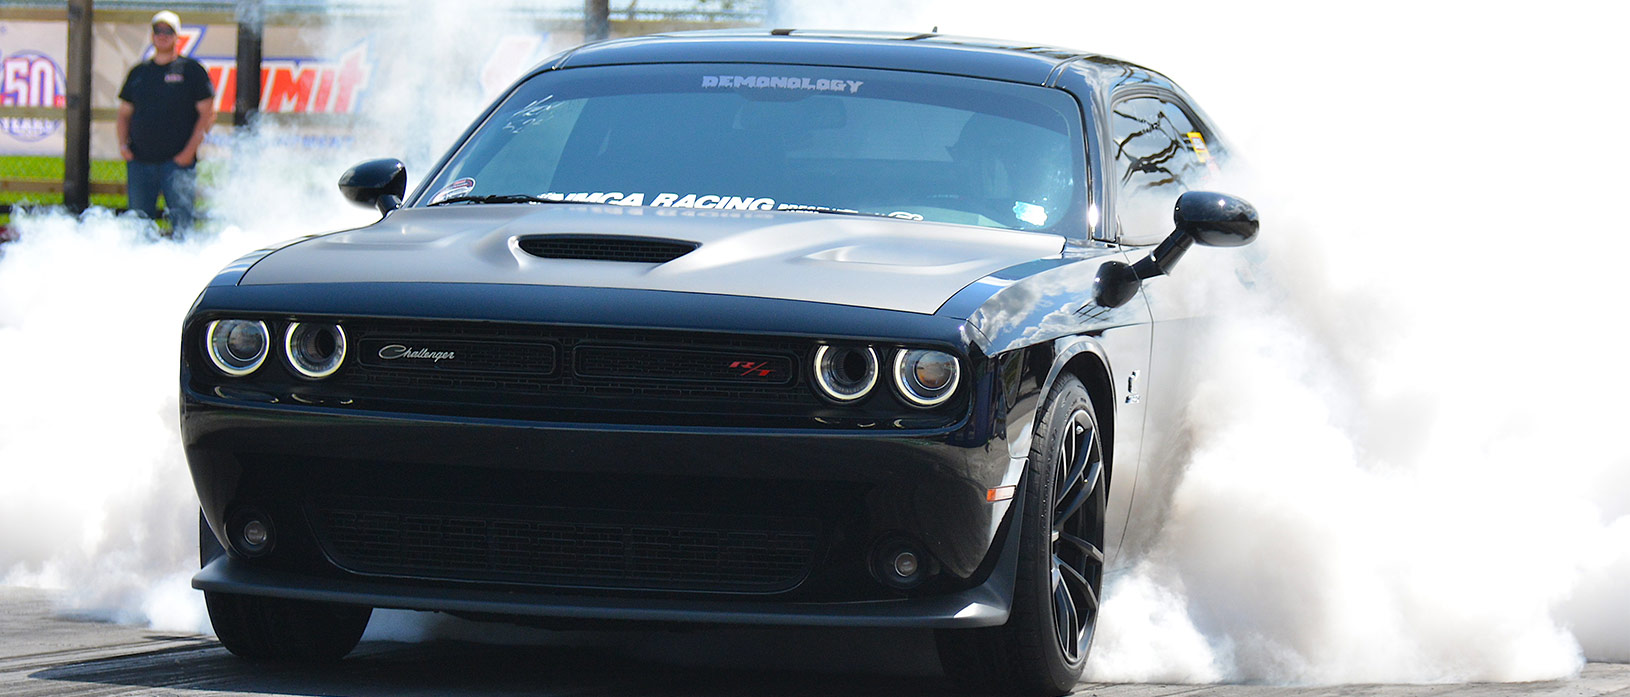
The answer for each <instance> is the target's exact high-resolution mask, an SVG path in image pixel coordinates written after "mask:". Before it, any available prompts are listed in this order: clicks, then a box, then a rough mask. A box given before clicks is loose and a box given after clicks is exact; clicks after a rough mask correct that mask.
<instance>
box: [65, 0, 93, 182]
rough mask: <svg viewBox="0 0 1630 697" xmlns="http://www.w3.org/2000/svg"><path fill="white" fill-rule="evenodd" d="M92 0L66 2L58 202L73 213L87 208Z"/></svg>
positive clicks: (89, 175)
mask: <svg viewBox="0 0 1630 697" xmlns="http://www.w3.org/2000/svg"><path fill="white" fill-rule="evenodd" d="M92 5H93V2H92V0H68V85H67V87H68V94H67V95H66V99H65V100H64V101H65V102H66V107H67V111H66V113H65V114H63V119H64V120H65V121H66V122H67V123H66V124H65V125H66V128H65V130H64V131H63V153H62V164H63V171H62V203H63V205H65V206H67V207H68V210H71V211H73V212H74V213H76V214H77V213H82V212H84V211H85V209H86V208H89V207H90V205H91V21H92V14H93V10H94V8H93V7H92Z"/></svg>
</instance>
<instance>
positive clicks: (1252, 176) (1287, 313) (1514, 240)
mask: <svg viewBox="0 0 1630 697" xmlns="http://www.w3.org/2000/svg"><path fill="white" fill-rule="evenodd" d="M1487 9H1489V11H1486V12H1485V11H1477V10H1474V9H1473V8H1470V7H1466V6H1458V5H1455V6H1432V5H1427V6H1423V5H1420V4H1418V3H1403V2H1380V3H1362V4H1351V5H1341V6H1334V5H1321V4H1316V3H1315V4H1308V3H1303V4H1300V5H1285V4H1271V5H1264V6H1254V7H1248V8H1247V7H1222V6H1218V5H1215V4H1214V3H1200V2H1178V3H1166V4H1163V5H1161V6H1160V7H1159V8H1158V9H1156V8H1151V7H1148V6H1142V5H1136V4H1125V3H1097V2H1094V3H1063V2H1049V1H1044V0H1019V1H1017V2H1012V3H1006V4H1004V5H1003V6H1002V12H1001V13H1000V14H998V13H996V12H993V11H992V9H991V6H990V5H989V4H988V3H976V2H933V3H928V2H917V3H904V4H902V3H894V4H890V5H889V6H887V7H879V6H877V5H875V4H873V3H861V2H839V3H821V4H820V6H819V7H818V8H817V7H816V6H815V5H814V4H813V3H805V4H799V5H794V6H792V7H790V8H788V11H787V12H785V13H784V16H782V17H779V18H777V19H779V20H780V21H779V22H778V24H781V25H785V26H821V27H833V28H872V29H894V30H903V31H927V30H929V29H930V28H932V27H935V26H937V27H938V28H939V30H940V31H941V32H942V33H949V34H963V35H976V36H1005V37H1012V38H1023V39H1025V40H1027V41H1037V42H1045V43H1053V44H1058V45H1065V46H1072V47H1078V48H1083V49H1088V50H1094V51H1099V52H1102V53H1105V54H1108V55H1115V56H1117V57H1121V58H1126V59H1130V60H1133V61H1136V62H1139V63H1141V64H1145V65H1149V66H1152V67H1154V68H1155V69H1157V70H1160V71H1162V72H1164V73H1165V74H1167V75H1170V76H1172V77H1173V78H1174V79H1175V80H1177V81H1178V82H1179V83H1180V84H1182V85H1183V86H1184V87H1185V88H1186V89H1187V90H1188V91H1189V93H1190V94H1191V95H1193V96H1194V97H1195V99H1196V100H1197V101H1198V102H1199V103H1200V105H1201V106H1202V107H1203V108H1205V109H1206V110H1207V111H1208V112H1209V113H1210V114H1211V116H1213V117H1214V118H1215V119H1216V120H1217V121H1218V123H1219V125H1220V127H1221V128H1222V129H1223V135H1224V136H1229V137H1230V138H1229V141H1230V142H1231V143H1232V144H1233V145H1234V152H1235V154H1236V155H1243V156H1244V158H1243V159H1244V160H1245V162H1244V164H1246V165H1248V166H1249V167H1247V168H1246V171H1245V173H1244V175H1243V176H1242V177H1240V178H1239V179H1242V180H1243V181H1244V182H1245V183H1243V184H1242V183H1240V181H1238V180H1237V181H1235V182H1234V183H1231V184H1229V186H1237V187H1239V188H1238V189H1237V190H1229V189H1225V191H1230V193H1239V194H1243V195H1245V196H1246V197H1247V198H1249V199H1251V200H1252V201H1253V202H1254V203H1256V204H1257V206H1258V208H1259V209H1260V210H1261V211H1262V214H1263V232H1262V234H1261V236H1260V237H1259V239H1258V242H1257V243H1256V248H1255V249H1254V250H1253V251H1254V252H1256V253H1258V254H1260V255H1262V256H1263V257H1264V258H1263V260H1262V263H1261V266H1260V268H1259V269H1258V270H1257V271H1258V274H1259V277H1260V280H1261V281H1262V282H1261V283H1258V284H1257V285H1256V288H1255V289H1253V291H1252V292H1248V293H1247V292H1241V291H1240V287H1239V284H1238V283H1235V282H1232V280H1231V278H1230V276H1231V273H1221V274H1215V276H1214V277H1206V278H1204V281H1210V282H1211V284H1210V291H1211V297H1212V299H1213V300H1214V301H1216V302H1217V303H1218V305H1219V306H1220V307H1223V308H1226V311H1225V314H1226V316H1227V318H1226V320H1225V321H1223V322H1220V323H1219V325H1218V327H1217V329H1216V330H1215V331H1214V332H1213V333H1212V335H1211V336H1210V337H1209V338H1208V340H1207V342H1206V343H1205V345H1204V346H1202V347H1199V350H1197V351H1196V352H1194V354H1193V356H1194V359H1193V360H1194V361H1195V364H1196V365H1195V366H1194V368H1195V370H1194V373H1195V374H1196V375H1200V376H1204V377H1202V378H1201V379H1199V381H1198V382H1197V383H1196V384H1193V385H1190V386H1189V389H1190V391H1191V392H1192V395H1191V397H1189V401H1188V402H1187V403H1186V408H1185V409H1184V414H1185V424H1184V426H1185V428H1184V431H1183V433H1182V434H1181V438H1179V439H1177V440H1178V441H1179V442H1180V444H1181V445H1183V446H1184V447H1181V448H1176V449H1175V450H1176V451H1177V455H1176V456H1175V457H1173V458H1171V459H1170V461H1166V462H1153V463H1145V466H1152V467H1163V468H1171V471H1174V472H1180V473H1181V477H1180V478H1179V479H1178V480H1177V482H1176V483H1175V486H1174V487H1173V488H1172V490H1171V491H1170V492H1169V494H1168V498H1169V500H1165V501H1156V502H1150V501H1148V500H1147V495H1148V494H1149V493H1150V492H1146V491H1142V490H1140V491H1139V492H1138V496H1139V497H1144V498H1145V500H1144V501H1140V503H1145V504H1148V503H1155V504H1156V505H1157V506H1162V507H1165V510H1166V513H1167V515H1166V516H1165V517H1164V520H1163V522H1162V523H1161V524H1160V525H1159V526H1158V527H1155V528H1154V529H1152V530H1144V531H1141V533H1142V534H1144V535H1146V536H1147V538H1148V541H1147V544H1146V545H1143V546H1142V547H1141V548H1139V549H1137V550H1135V551H1136V552H1138V554H1137V556H1136V563H1135V564H1134V565H1133V566H1132V567H1131V569H1130V570H1129V571H1128V572H1126V573H1124V574H1121V575H1120V576H1119V577H1118V578H1117V579H1116V580H1115V581H1113V582H1112V583H1111V585H1110V586H1109V587H1108V588H1107V589H1106V594H1107V596H1108V597H1107V599H1106V605H1105V614H1104V616H1103V618H1102V625H1101V627H1100V632H1099V634H1098V637H1097V640H1096V641H1097V644H1096V646H1095V649H1094V652H1093V655H1092V658H1091V663H1090V665H1089V676H1090V677H1091V678H1092V679H1095V680H1105V681H1128V680H1129V681H1171V682H1212V681H1218V680H1224V681H1247V682H1273V683H1343V682H1440V681H1459V680H1493V681H1519V680H1538V679H1545V678H1554V677H1559V676H1564V675H1568V674H1570V673H1573V672H1575V671H1576V670H1577V669H1578V668H1579V666H1580V663H1581V661H1582V660H1585V659H1589V660H1602V661H1630V633H1626V632H1625V631H1624V627H1625V626H1627V625H1630V590H1626V589H1630V474H1626V472H1627V471H1630V467H1627V465H1630V446H1627V445H1626V444H1625V443H1624V441H1623V439H1622V438H1619V437H1618V435H1617V433H1618V431H1619V430H1620V427H1619V426H1618V421H1619V418H1620V417H1621V416H1622V414H1623V411H1624V410H1623V408H1622V406H1620V404H1621V402H1620V397H1619V395H1622V394H1624V389H1625V388H1626V387H1630V370H1627V369H1626V367H1624V365H1623V362H1622V359H1620V358H1619V357H1618V356H1617V355H1616V354H1617V350H1616V347H1618V346H1622V345H1623V344H1624V339H1625V332H1624V330H1622V329H1621V328H1620V327H1619V326H1617V324H1616V322H1614V321H1613V320H1612V319H1611V317H1612V316H1611V315H1610V314H1605V313H1603V312H1602V309H1603V306H1604V305H1606V304H1607V303H1609V302H1612V301H1613V299H1617V298H1623V297H1626V296H1627V292H1626V291H1627V288H1626V283H1625V281H1624V280H1623V274H1622V272H1619V271H1617V270H1616V268H1617V266H1618V265H1619V263H1620V260H1621V259H1623V258H1624V254H1625V252H1626V251H1630V244H1627V242H1626V241H1625V237H1624V236H1623V234H1622V230H1620V229H1619V228H1622V227H1623V225H1622V223H1619V222H1617V221H1616V220H1614V221H1612V222H1609V223H1607V224H1606V225H1604V224H1603V222H1602V221H1601V220H1599V218H1600V217H1601V216H1600V214H1599V213H1598V211H1600V210H1603V209H1602V208H1601V207H1600V204H1601V202H1604V201H1614V200H1617V198H1618V197H1620V196H1622V191H1623V190H1624V188H1625V187H1624V186H1623V185H1624V184H1625V177H1624V176H1623V175H1622V174H1621V172H1622V171H1623V167H1622V166H1620V165H1618V164H1617V163H1609V162H1608V161H1607V158H1608V157H1610V155H1608V154H1607V153H1610V152H1611V151H1612V147H1611V146H1609V145H1607V144H1606V143H1605V142H1600V143H1598V142H1593V140H1592V139H1590V138H1588V137H1586V136H1584V132H1586V131H1588V130H1589V129H1591V126H1590V125H1589V124H1590V123H1591V122H1592V121H1593V120H1594V119H1592V118H1590V117H1589V116H1587V114H1595V113H1618V112H1619V110H1620V109H1621V108H1622V107H1624V106H1625V101H1626V99H1625V97H1624V96H1623V95H1622V94H1620V93H1617V92H1615V93H1614V94H1603V91H1602V90H1600V89H1597V86H1598V85H1600V84H1608V82H1610V81H1611V76H1610V75H1608V74H1607V72H1608V70H1607V66H1612V65H1616V64H1617V63H1618V62H1622V61H1619V59H1617V58H1616V57H1615V56H1614V55H1613V53H1612V49H1611V48H1610V47H1611V46H1613V45H1615V42H1614V35H1613V33H1612V32H1613V31H1615V30H1614V29H1613V28H1614V27H1618V26H1622V24H1623V22H1624V21H1625V19H1626V18H1627V17H1626V10H1625V9H1624V8H1619V7H1607V6H1603V5H1601V4H1599V3H1597V4H1591V3H1570V2H1564V3H1547V4H1545V5H1543V6H1539V5H1535V6H1530V7H1518V8H1513V7H1508V6H1502V7H1501V8H1500V9H1499V10H1494V9H1493V8H1487ZM1540 93H1544V94H1550V95H1556V96H1550V97H1547V96H1543V95H1541V96H1536V95H1537V94H1540ZM1560 95H1579V97H1577V98H1576V97H1561V96H1560ZM1584 95H1589V96H1588V97H1585V96H1584ZM1239 159H1240V158H1236V164H1240V163H1239V161H1238V160H1239ZM1211 251H1212V250H1202V251H1201V252H1199V253H1197V254H1191V255H1190V258H1189V259H1186V260H1185V262H1184V265H1183V268H1180V269H1179V270H1178V271H1177V274H1178V275H1179V276H1181V275H1185V274H1192V275H1194V276H1207V274H1208V272H1209V271H1210V270H1208V269H1206V268H1204V267H1205V266H1206V264H1205V263H1204V262H1202V261H1200V260H1201V259H1204V258H1205V257H1203V256H1202V255H1204V254H1207V253H1208V252H1211ZM1211 258H1213V259H1215V258H1217V257H1211ZM1191 260H1192V261H1193V263H1194V266H1190V264H1191ZM1157 282H1158V281H1157ZM1134 534H1135V533H1134Z"/></svg>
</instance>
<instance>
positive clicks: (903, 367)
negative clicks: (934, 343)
mask: <svg viewBox="0 0 1630 697" xmlns="http://www.w3.org/2000/svg"><path fill="white" fill-rule="evenodd" d="M893 374H894V389H895V391H897V392H899V393H900V396H901V397H903V398H905V400H906V401H907V402H909V403H910V404H911V405H912V406H917V407H935V406H939V405H941V404H944V403H945V401H946V400H948V399H950V398H951V395H953V394H956V388H957V385H958V384H960V383H961V382H962V364H961V363H960V362H958V361H957V358H956V356H953V355H951V354H949V353H946V352H944V351H935V350H932V349H900V350H899V351H895V352H894V370H893Z"/></svg>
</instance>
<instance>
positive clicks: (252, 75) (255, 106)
mask: <svg viewBox="0 0 1630 697" xmlns="http://www.w3.org/2000/svg"><path fill="white" fill-rule="evenodd" d="M237 15H238V64H237V71H238V93H237V94H236V95H235V96H234V98H233V101H232V109H233V111H232V125H233V126H240V127H241V126H246V125H248V124H249V120H250V119H251V118H252V117H254V115H255V113H256V112H258V111H259V110H260V58H261V54H260V47H261V39H262V36H263V35H264V33H265V29H266V13H265V10H264V8H263V7H262V3H261V0H238V6H237Z"/></svg>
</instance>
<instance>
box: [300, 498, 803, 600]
mask: <svg viewBox="0 0 1630 697" xmlns="http://www.w3.org/2000/svg"><path fill="white" fill-rule="evenodd" d="M312 512H313V513H314V515H313V519H314V521H315V522H316V530H317V535H318V539H319V542H320V543H321V544H322V546H323V549H324V550H325V551H326V552H327V553H328V555H329V557H330V558H332V559H333V560H334V562H335V563H336V564H338V565H340V566H341V567H343V568H345V569H347V570H350V571H353V572H356V573H362V574H378V575H390V576H408V577H415V578H426V579H438V580H456V581H478V582H501V583H517V584H527V585H547V586H566V587H596V588H623V589H633V590H686V591H709V592H734V593H742V592H752V593H770V592H780V591H787V590H791V589H792V588H794V587H796V586H797V585H798V584H799V583H801V582H802V581H803V580H804V577H805V576H807V575H808V573H809V569H810V566H811V564H812V561H813V557H814V554H815V549H816V542H817V539H818V535H817V532H816V530H817V526H816V523H815V522H814V521H811V520H804V519H786V518H757V517H744V516H705V515H681V514H660V513H650V512H645V511H602V510H576V509H564V508H534V507H518V506H450V505H443V504H436V503H428V502H405V501H381V500H319V501H316V502H314V503H313V505H312Z"/></svg>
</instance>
